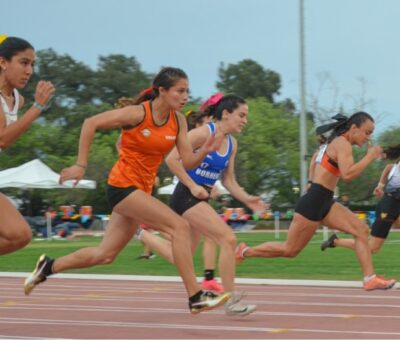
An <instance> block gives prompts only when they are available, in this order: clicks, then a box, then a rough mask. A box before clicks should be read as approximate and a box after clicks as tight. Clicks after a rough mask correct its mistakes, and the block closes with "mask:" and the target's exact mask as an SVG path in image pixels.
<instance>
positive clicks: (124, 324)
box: [0, 318, 400, 336]
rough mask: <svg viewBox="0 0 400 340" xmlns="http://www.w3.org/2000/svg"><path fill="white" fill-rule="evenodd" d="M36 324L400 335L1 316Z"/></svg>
mask: <svg viewBox="0 0 400 340" xmlns="http://www.w3.org/2000/svg"><path fill="white" fill-rule="evenodd" d="M1 323H4V324H25V325H26V324H34V325H37V326H41V325H57V326H58V325H62V326H81V327H86V326H97V327H119V328H122V327H124V328H151V329H160V328H163V329H180V330H183V329H189V330H191V331H193V330H199V331H226V332H232V331H235V332H258V333H259V332H262V333H265V332H269V333H280V332H285V331H287V332H301V333H321V334H324V333H327V334H342V335H345V334H349V335H350V334H351V335H355V334H357V335H378V336H384V335H395V336H400V332H383V331H382V332H368V331H357V330H353V331H346V330H330V329H305V328H304V329H303V328H292V329H283V328H268V327H243V326H224V325H218V326H211V325H194V324H165V323H139V322H113V321H76V320H66V319H62V320H55V319H54V320H51V319H28V318H19V319H16V318H0V324H1Z"/></svg>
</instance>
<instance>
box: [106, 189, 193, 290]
mask: <svg viewBox="0 0 400 340" xmlns="http://www.w3.org/2000/svg"><path fill="white" fill-rule="evenodd" d="M114 211H115V212H117V213H119V214H120V215H123V216H126V217H130V218H133V219H137V220H139V221H140V223H145V224H147V225H149V226H151V227H152V228H153V229H156V230H160V231H162V232H166V233H167V234H170V235H171V237H172V253H173V257H174V259H175V265H176V267H177V270H178V272H179V274H180V276H181V277H182V280H183V283H184V285H185V287H186V290H187V292H188V294H189V296H192V295H194V294H196V293H197V292H198V291H200V288H199V285H198V283H197V281H196V276H195V271H194V266H193V259H192V257H191V249H190V242H188V241H187V240H188V239H189V238H190V229H189V224H188V223H187V222H186V221H185V220H184V219H183V218H182V217H180V216H179V215H178V214H176V213H175V212H174V211H172V210H171V209H170V208H169V207H168V206H166V205H165V204H164V203H162V202H161V201H159V200H158V199H156V198H154V197H152V196H151V195H149V194H146V193H145V192H143V191H141V190H136V191H135V192H133V193H132V194H130V195H129V196H128V197H126V198H125V199H124V200H122V201H121V202H119V203H118V204H117V205H116V206H115V207H114Z"/></svg>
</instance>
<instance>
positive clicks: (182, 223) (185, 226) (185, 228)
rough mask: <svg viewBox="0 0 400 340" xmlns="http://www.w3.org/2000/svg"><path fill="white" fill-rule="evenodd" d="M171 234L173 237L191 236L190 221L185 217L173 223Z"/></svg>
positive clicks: (186, 237) (187, 237)
mask: <svg viewBox="0 0 400 340" xmlns="http://www.w3.org/2000/svg"><path fill="white" fill-rule="evenodd" d="M171 230H172V231H171V235H172V237H173V238H185V239H189V237H190V225H189V222H187V221H186V220H184V219H183V218H181V219H179V221H177V222H175V223H173V224H172V225H171Z"/></svg>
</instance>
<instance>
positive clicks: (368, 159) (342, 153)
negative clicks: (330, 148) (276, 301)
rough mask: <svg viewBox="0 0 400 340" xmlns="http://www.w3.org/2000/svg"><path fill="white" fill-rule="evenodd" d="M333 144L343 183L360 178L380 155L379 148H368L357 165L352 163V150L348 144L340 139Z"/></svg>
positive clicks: (380, 149) (380, 150)
mask: <svg viewBox="0 0 400 340" xmlns="http://www.w3.org/2000/svg"><path fill="white" fill-rule="evenodd" d="M334 142H335V149H336V155H337V162H338V165H339V169H340V174H341V176H342V178H343V180H344V181H345V182H349V181H351V180H352V179H353V178H356V177H358V176H360V175H361V173H362V172H363V171H364V169H365V168H366V167H367V166H368V165H369V164H370V163H372V162H373V161H374V160H375V159H378V158H379V157H380V156H381V155H382V148H381V147H380V146H369V147H368V151H367V154H366V155H365V156H364V157H363V158H362V159H361V160H359V161H358V162H357V163H354V158H353V149H352V146H351V145H350V143H349V142H348V141H346V140H345V139H344V138H340V137H339V138H337V140H335V141H334Z"/></svg>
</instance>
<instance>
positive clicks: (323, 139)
mask: <svg viewBox="0 0 400 340" xmlns="http://www.w3.org/2000/svg"><path fill="white" fill-rule="evenodd" d="M327 141H328V138H327V137H326V136H325V135H323V134H322V133H321V134H319V135H317V142H318V144H320V145H323V144H325V143H326V142H327Z"/></svg>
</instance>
